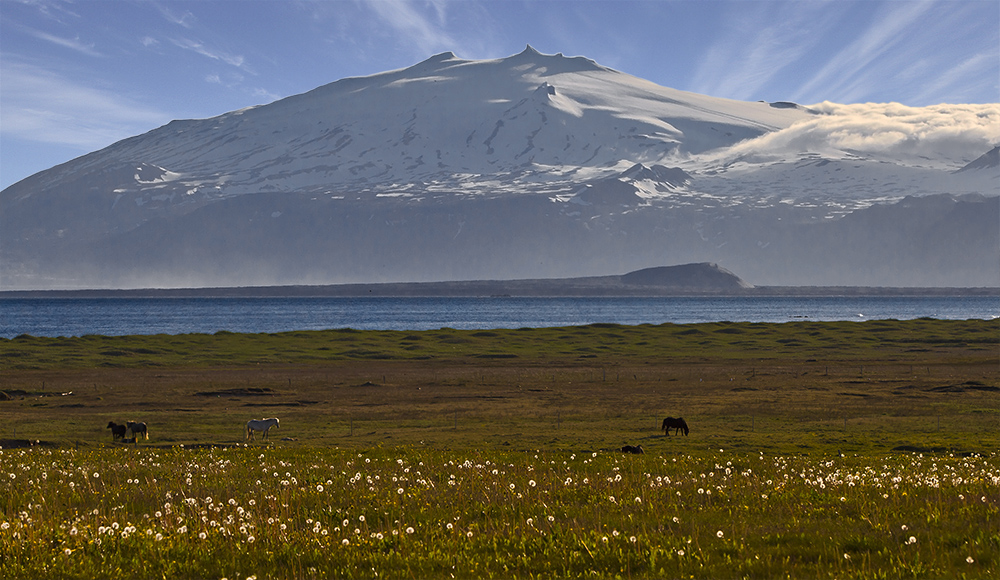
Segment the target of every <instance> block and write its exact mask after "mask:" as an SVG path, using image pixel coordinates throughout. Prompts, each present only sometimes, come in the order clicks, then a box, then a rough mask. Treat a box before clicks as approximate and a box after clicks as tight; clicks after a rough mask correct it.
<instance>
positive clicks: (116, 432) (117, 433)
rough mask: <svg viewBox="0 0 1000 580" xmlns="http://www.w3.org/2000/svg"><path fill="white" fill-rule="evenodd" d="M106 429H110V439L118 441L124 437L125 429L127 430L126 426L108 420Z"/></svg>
mask: <svg viewBox="0 0 1000 580" xmlns="http://www.w3.org/2000/svg"><path fill="white" fill-rule="evenodd" d="M108 429H111V440H112V441H118V440H119V439H124V438H125V431H126V430H128V427H126V426H125V425H119V424H118V423H115V422H114V421H108Z"/></svg>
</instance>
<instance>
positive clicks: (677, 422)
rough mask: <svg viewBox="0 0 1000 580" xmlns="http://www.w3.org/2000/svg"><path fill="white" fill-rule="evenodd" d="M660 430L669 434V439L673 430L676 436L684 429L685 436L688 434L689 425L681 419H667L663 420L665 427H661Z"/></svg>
mask: <svg viewBox="0 0 1000 580" xmlns="http://www.w3.org/2000/svg"><path fill="white" fill-rule="evenodd" d="M660 429H661V430H662V431H663V432H664V433H666V434H667V437H669V436H670V430H671V429H674V430H675V431H674V435H676V434H678V433H680V432H681V430H682V429H683V430H684V435H685V436H687V434H688V424H687V423H686V422H685V421H684V419H681V418H680V417H677V418H676V419H675V418H673V417H667V418H666V419H664V420H663V425H661V426H660Z"/></svg>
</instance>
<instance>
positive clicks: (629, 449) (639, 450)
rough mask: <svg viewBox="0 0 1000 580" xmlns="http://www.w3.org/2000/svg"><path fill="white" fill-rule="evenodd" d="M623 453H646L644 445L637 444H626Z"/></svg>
mask: <svg viewBox="0 0 1000 580" xmlns="http://www.w3.org/2000/svg"><path fill="white" fill-rule="evenodd" d="M622 453H635V454H639V453H645V451H643V450H642V445H635V446H632V445H626V446H624V447H622Z"/></svg>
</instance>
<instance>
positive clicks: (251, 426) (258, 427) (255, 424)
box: [246, 417, 279, 441]
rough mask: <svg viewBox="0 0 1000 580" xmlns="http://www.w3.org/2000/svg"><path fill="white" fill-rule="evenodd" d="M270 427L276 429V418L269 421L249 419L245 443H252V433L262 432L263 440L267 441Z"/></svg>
mask: <svg viewBox="0 0 1000 580" xmlns="http://www.w3.org/2000/svg"><path fill="white" fill-rule="evenodd" d="M271 427H275V428H278V427H279V425H278V419H277V417H271V418H270V419H250V420H249V421H247V435H246V440H247V441H253V432H254V431H263V432H264V437H263V439H267V432H268V431H270V430H271Z"/></svg>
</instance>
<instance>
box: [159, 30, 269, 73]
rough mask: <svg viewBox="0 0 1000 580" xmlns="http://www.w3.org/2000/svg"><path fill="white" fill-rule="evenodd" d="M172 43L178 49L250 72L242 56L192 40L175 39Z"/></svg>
mask: <svg viewBox="0 0 1000 580" xmlns="http://www.w3.org/2000/svg"><path fill="white" fill-rule="evenodd" d="M170 41H171V42H172V43H173V44H174V46H177V47H178V48H183V49H185V50H190V51H192V52H195V53H197V54H200V55H202V56H205V57H208V58H210V59H213V60H217V61H220V62H224V63H226V64H228V65H230V66H234V67H236V68H239V69H243V70H246V71H248V72H250V71H249V68H248V67H247V64H246V59H245V58H244V57H243V55H241V54H230V53H227V52H225V51H222V50H218V49H216V48H212V47H209V46H206V45H205V44H204V43H203V42H201V41H198V40H191V39H190V38H173V39H171V40H170Z"/></svg>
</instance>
